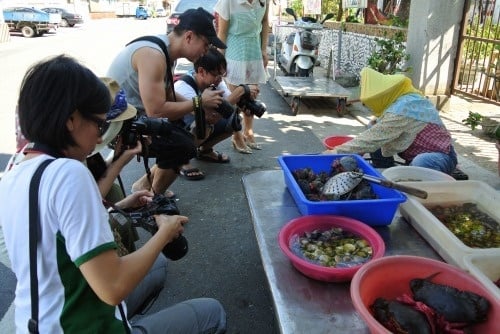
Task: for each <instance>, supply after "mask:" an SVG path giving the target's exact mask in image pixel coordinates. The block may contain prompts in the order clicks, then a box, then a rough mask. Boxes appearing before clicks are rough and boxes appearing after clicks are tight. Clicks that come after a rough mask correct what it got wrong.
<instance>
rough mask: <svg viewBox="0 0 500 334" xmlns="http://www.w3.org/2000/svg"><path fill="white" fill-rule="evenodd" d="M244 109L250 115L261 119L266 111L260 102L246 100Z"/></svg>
mask: <svg viewBox="0 0 500 334" xmlns="http://www.w3.org/2000/svg"><path fill="white" fill-rule="evenodd" d="M245 107H246V108H247V109H248V110H249V111H250V112H251V113H252V114H254V115H255V116H257V117H259V118H261V117H262V115H264V113H265V112H266V110H267V107H266V105H265V104H264V103H262V102H260V101H256V100H247V101H246V102H245Z"/></svg>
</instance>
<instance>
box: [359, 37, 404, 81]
mask: <svg viewBox="0 0 500 334" xmlns="http://www.w3.org/2000/svg"><path fill="white" fill-rule="evenodd" d="M384 36H385V37H387V33H385V34H384ZM375 42H376V43H377V47H376V48H375V50H373V52H372V54H371V55H370V56H369V57H368V66H369V67H370V68H372V69H374V70H375V71H378V72H380V73H383V74H395V73H397V72H409V71H410V70H411V68H409V67H403V66H404V65H405V64H404V63H405V62H406V61H408V60H409V59H410V55H409V54H408V53H407V52H406V45H405V44H404V42H405V36H404V34H403V32H402V31H398V32H396V33H395V34H394V36H393V37H392V38H375Z"/></svg>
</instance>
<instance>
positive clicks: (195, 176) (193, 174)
mask: <svg viewBox="0 0 500 334" xmlns="http://www.w3.org/2000/svg"><path fill="white" fill-rule="evenodd" d="M179 174H180V175H182V176H184V177H185V178H186V180H191V181H196V180H201V179H203V178H205V174H203V172H202V171H201V170H199V169H198V168H196V167H194V168H181V170H180V171H179Z"/></svg>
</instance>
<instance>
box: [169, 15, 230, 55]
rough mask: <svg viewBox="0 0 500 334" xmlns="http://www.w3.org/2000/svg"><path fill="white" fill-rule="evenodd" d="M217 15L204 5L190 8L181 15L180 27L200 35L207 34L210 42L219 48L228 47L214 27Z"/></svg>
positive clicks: (178, 26)
mask: <svg viewBox="0 0 500 334" xmlns="http://www.w3.org/2000/svg"><path fill="white" fill-rule="evenodd" d="M214 19H215V17H214V16H213V15H212V14H210V13H209V12H207V11H206V10H205V9H203V8H202V7H199V8H198V9H194V8H192V9H188V10H186V11H185V12H184V13H182V14H181V15H179V24H178V25H177V28H178V29H182V30H192V31H194V32H195V33H197V34H198V35H202V36H205V37H206V38H207V39H208V41H209V42H210V44H212V45H213V46H215V47H216V48H219V49H225V48H227V46H226V44H224V43H223V42H222V41H221V40H220V39H219V38H218V37H217V33H216V32H215V27H214Z"/></svg>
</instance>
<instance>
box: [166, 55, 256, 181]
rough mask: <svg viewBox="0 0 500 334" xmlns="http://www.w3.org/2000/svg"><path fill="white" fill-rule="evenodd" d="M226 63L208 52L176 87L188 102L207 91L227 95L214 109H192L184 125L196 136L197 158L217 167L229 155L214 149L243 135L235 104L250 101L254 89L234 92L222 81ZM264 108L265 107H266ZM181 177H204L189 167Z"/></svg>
mask: <svg viewBox="0 0 500 334" xmlns="http://www.w3.org/2000/svg"><path fill="white" fill-rule="evenodd" d="M226 65H227V63H226V59H225V57H224V55H223V54H222V53H221V52H219V51H218V50H217V49H216V48H210V49H209V50H208V52H207V53H206V54H205V55H204V56H203V57H200V58H199V59H198V60H197V61H196V62H195V63H194V69H193V70H192V71H190V72H188V73H187V74H186V75H184V76H183V77H181V78H180V79H179V80H177V81H176V82H175V84H174V88H175V92H176V94H179V95H181V96H183V97H184V98H186V99H193V98H194V99H200V98H201V94H202V93H203V91H204V90H206V89H209V90H217V91H224V94H223V97H224V100H223V101H222V103H221V104H220V105H219V106H218V107H217V108H215V109H207V108H202V107H201V104H200V105H199V106H198V107H197V106H196V103H194V104H195V105H193V113H191V114H187V115H185V116H184V123H186V124H187V126H188V127H190V129H191V131H192V133H193V134H194V135H195V137H196V139H195V143H196V146H197V148H198V155H197V158H198V159H200V160H204V161H209V162H215V163H228V162H229V161H230V159H229V157H228V156H227V155H226V154H223V153H220V152H218V151H216V150H214V149H213V147H214V146H215V145H216V144H217V143H219V142H221V141H222V140H224V139H226V138H229V137H230V136H231V135H232V134H233V133H237V132H241V128H242V127H241V117H240V116H239V114H238V109H237V108H236V107H235V105H236V104H240V103H244V101H245V100H246V99H248V100H251V94H252V92H251V89H250V88H249V87H248V86H240V87H238V88H237V89H235V90H234V91H233V92H231V91H230V90H229V89H228V88H227V86H226V85H225V83H224V81H223V80H222V79H223V77H224V76H225V74H226ZM252 89H253V88H252ZM264 108H265V107H264ZM180 174H181V175H183V176H184V177H185V178H186V179H188V180H199V179H202V178H203V177H204V176H205V175H204V174H203V172H202V171H200V170H199V169H198V168H195V167H193V166H191V165H190V164H187V165H184V166H182V168H181V171H180Z"/></svg>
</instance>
